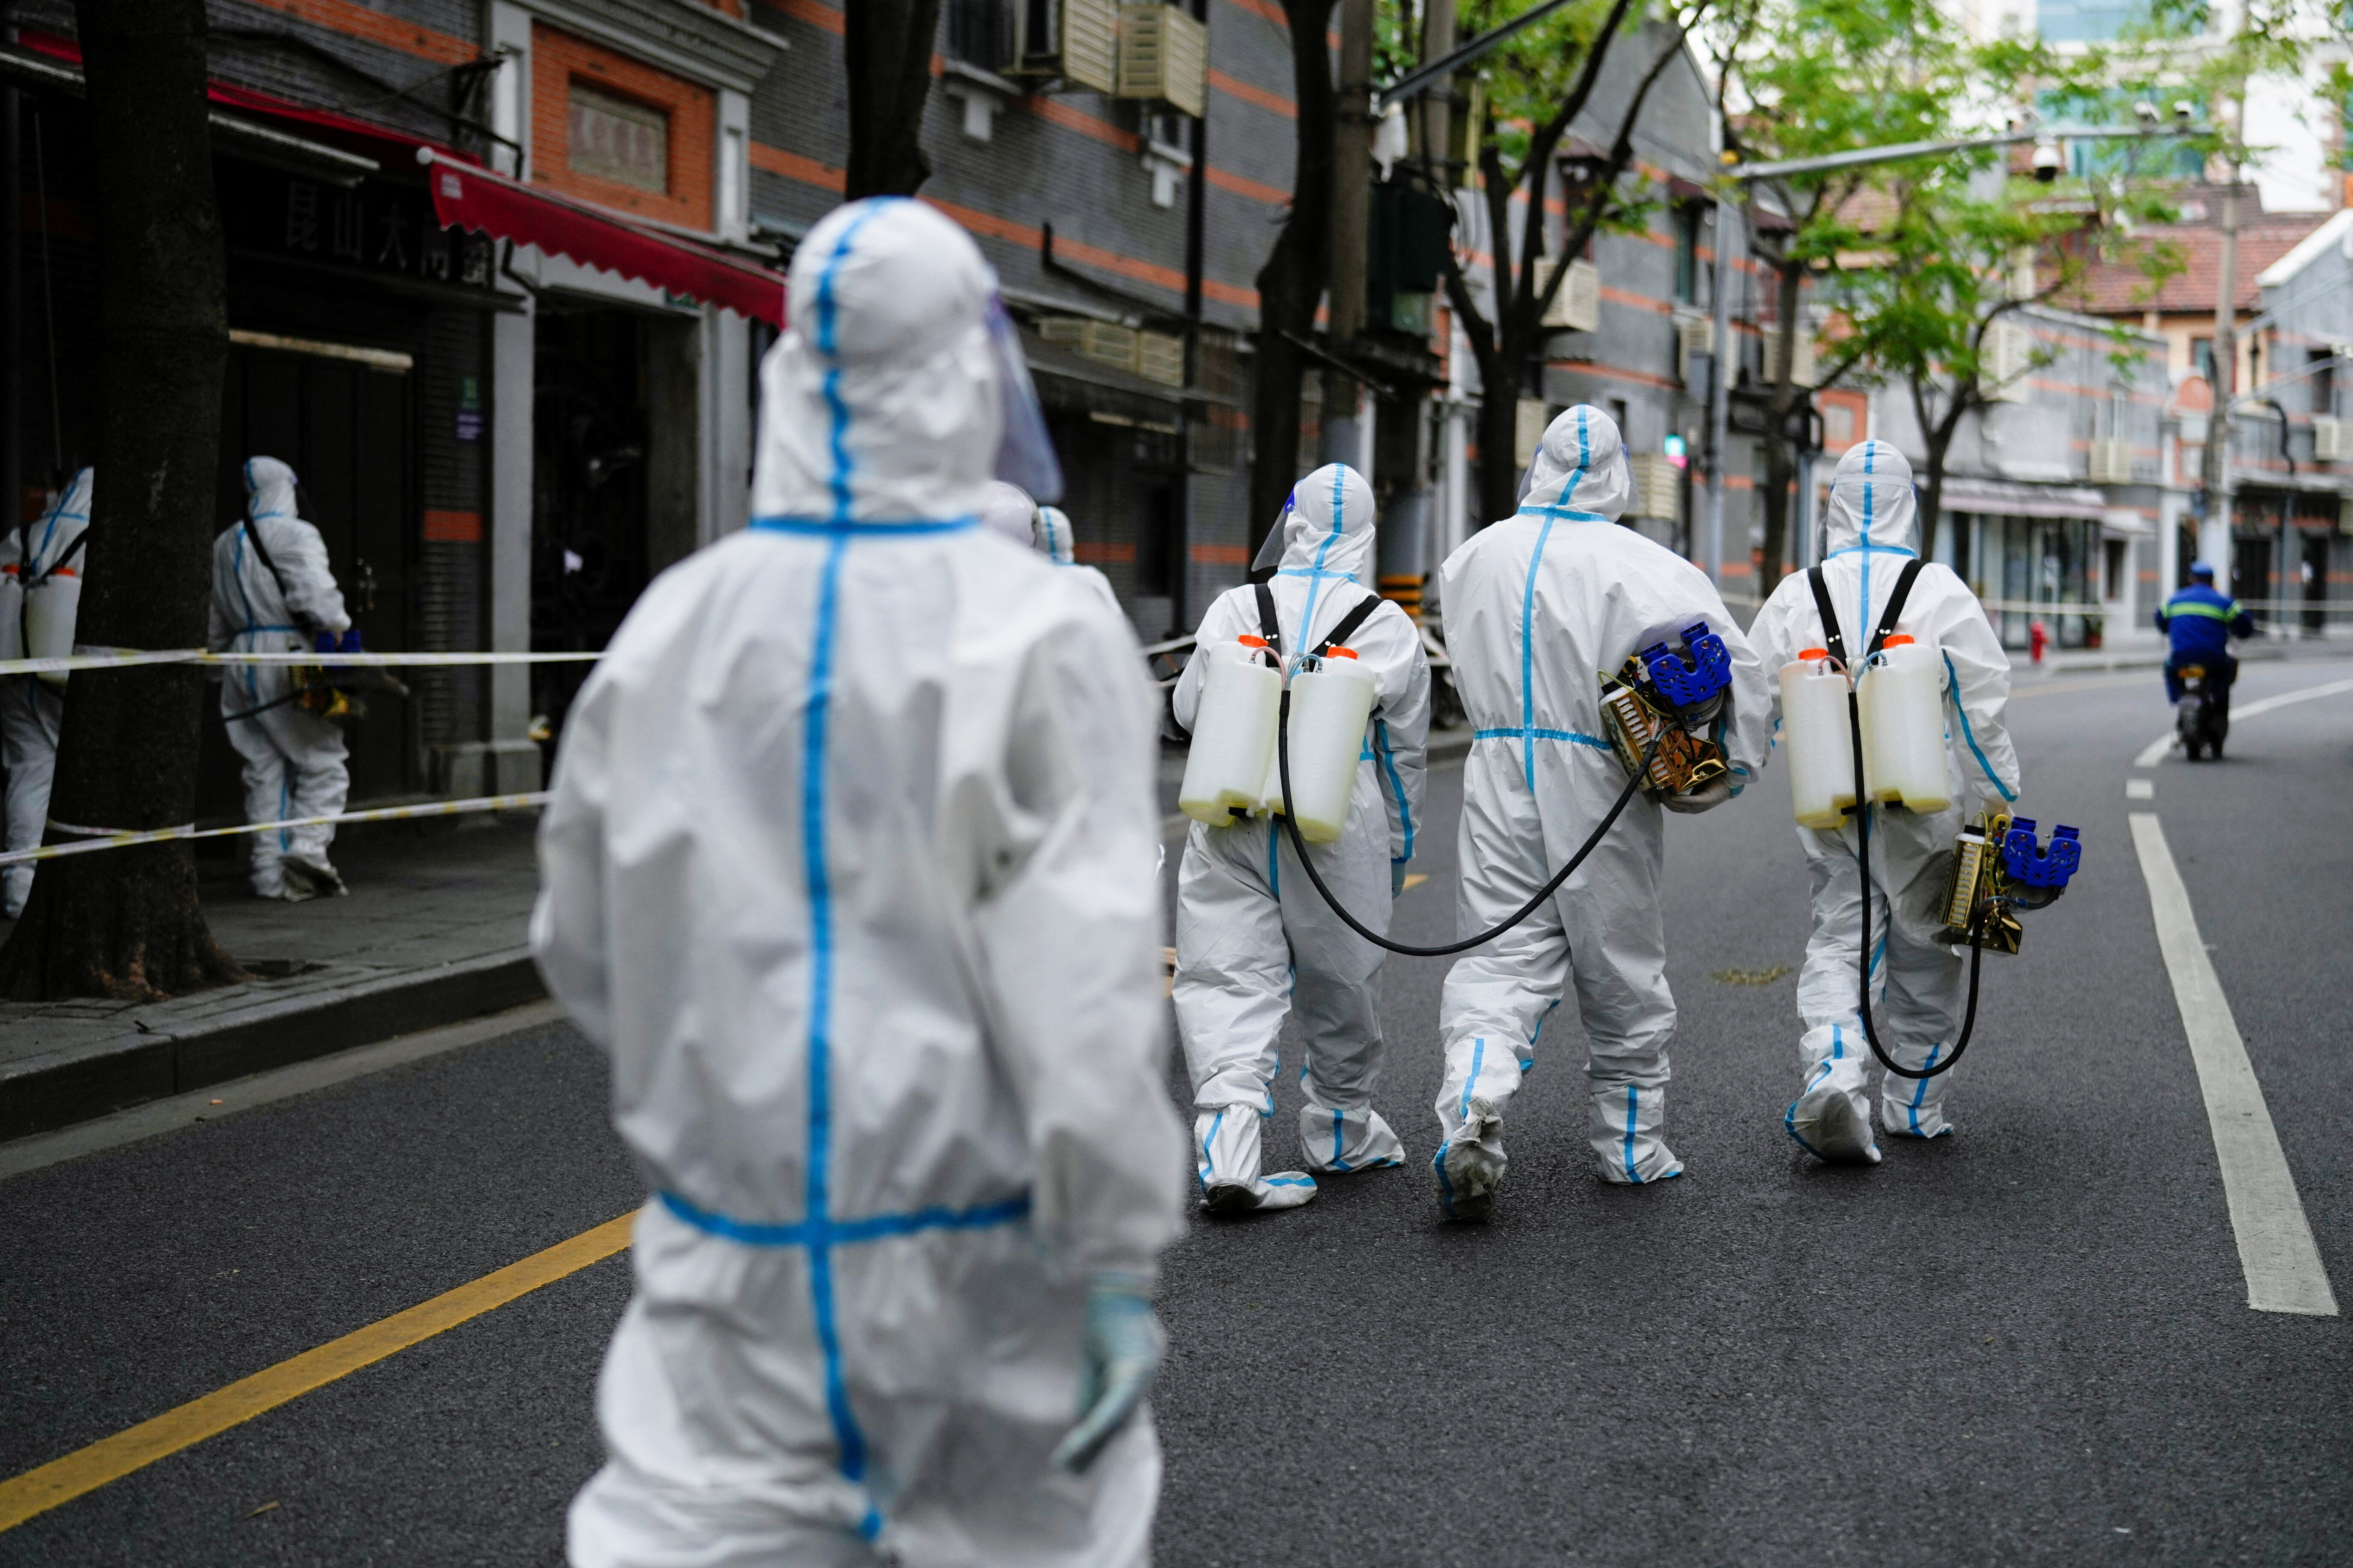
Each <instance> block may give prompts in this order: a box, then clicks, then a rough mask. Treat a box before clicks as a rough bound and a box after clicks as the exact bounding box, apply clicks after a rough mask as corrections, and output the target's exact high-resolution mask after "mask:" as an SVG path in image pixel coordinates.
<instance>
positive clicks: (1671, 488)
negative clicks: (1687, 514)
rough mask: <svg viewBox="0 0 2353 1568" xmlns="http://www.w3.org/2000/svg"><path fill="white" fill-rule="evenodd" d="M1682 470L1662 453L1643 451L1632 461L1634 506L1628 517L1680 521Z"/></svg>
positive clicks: (1681, 517) (1670, 521)
mask: <svg viewBox="0 0 2353 1568" xmlns="http://www.w3.org/2000/svg"><path fill="white" fill-rule="evenodd" d="M1626 510H1627V512H1628V513H1629V515H1630V516H1634V517H1650V518H1656V519H1658V520H1659V521H1661V522H1667V523H1675V522H1681V521H1683V470H1682V469H1681V468H1677V467H1675V465H1674V462H1673V460H1672V458H1669V457H1668V456H1667V455H1666V454H1665V453H1664V452H1645V453H1643V454H1642V455H1641V457H1638V458H1635V459H1634V504H1633V505H1631V506H1630V507H1628V508H1627V509H1626Z"/></svg>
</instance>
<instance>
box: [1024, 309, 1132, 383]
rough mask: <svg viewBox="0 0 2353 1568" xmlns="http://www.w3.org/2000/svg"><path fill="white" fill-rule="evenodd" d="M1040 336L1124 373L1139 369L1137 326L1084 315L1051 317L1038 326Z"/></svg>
mask: <svg viewBox="0 0 2353 1568" xmlns="http://www.w3.org/2000/svg"><path fill="white" fill-rule="evenodd" d="M1038 335H1039V337H1041V338H1043V339H1045V340H1046V341H1047V342H1050V343H1053V344H1055V345H1057V346H1058V347H1060V348H1066V349H1069V350H1070V351H1071V353H1075V354H1077V355H1078V356H1079V357H1080V358H1082V359H1091V360H1093V361H1094V362H1095V363H1097V364H1108V365H1115V366H1117V367H1118V368H1119V369H1121V370H1124V371H1129V372H1134V370H1135V342H1136V338H1137V336H1138V333H1137V332H1136V330H1135V329H1134V327H1123V326H1121V325H1120V324H1119V323H1118V322H1116V321H1091V320H1089V319H1087V318H1086V317H1083V316H1049V317H1047V318H1046V319H1045V320H1044V321H1040V322H1039V323H1038Z"/></svg>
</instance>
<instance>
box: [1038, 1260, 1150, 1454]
mask: <svg viewBox="0 0 2353 1568" xmlns="http://www.w3.org/2000/svg"><path fill="white" fill-rule="evenodd" d="M1166 1346H1167V1337H1166V1335H1164V1334H1163V1333H1162V1332H1161V1331H1160V1320H1159V1319H1157V1318H1155V1317H1154V1316H1153V1314H1152V1281H1151V1279H1149V1278H1148V1277H1147V1276H1145V1275H1142V1274H1126V1273H1121V1272H1119V1271H1117V1270H1114V1269H1109V1268H1105V1269H1099V1270H1097V1272H1096V1274H1095V1277H1094V1279H1093V1280H1092V1282H1091V1283H1090V1284H1089V1286H1088V1287H1087V1327H1086V1333H1085V1337H1084V1338H1083V1339H1082V1341H1081V1349H1082V1352H1083V1353H1084V1354H1085V1356H1086V1361H1087V1364H1086V1375H1085V1380H1084V1382H1083V1383H1082V1384H1081V1385H1080V1390H1079V1421H1078V1425H1077V1426H1072V1427H1071V1430H1070V1434H1069V1436H1065V1437H1064V1438H1063V1439H1062V1440H1061V1441H1060V1443H1058V1444H1056V1445H1055V1447H1054V1463H1055V1464H1057V1465H1059V1466H1060V1467H1061V1468H1063V1469H1065V1470H1068V1471H1070V1472H1071V1474H1072V1475H1083V1474H1084V1473H1085V1472H1086V1471H1087V1470H1088V1469H1089V1468H1091V1467H1092V1465H1093V1464H1094V1462H1095V1460H1096V1459H1097V1458H1100V1457H1101V1456H1102V1454H1103V1449H1104V1448H1105V1447H1109V1446H1110V1443H1111V1440H1112V1439H1113V1437H1116V1436H1119V1434H1120V1432H1121V1430H1122V1429H1123V1428H1124V1427H1125V1426H1126V1425H1127V1423H1128V1421H1129V1419H1130V1418H1131V1417H1133V1416H1134V1415H1135V1410H1136V1406H1137V1405H1142V1404H1143V1403H1144V1396H1145V1394H1147V1393H1149V1392H1150V1391H1151V1388H1152V1380H1153V1379H1154V1378H1155V1377H1156V1376H1158V1375H1159V1373H1160V1353H1161V1352H1162V1351H1163V1350H1164V1349H1166Z"/></svg>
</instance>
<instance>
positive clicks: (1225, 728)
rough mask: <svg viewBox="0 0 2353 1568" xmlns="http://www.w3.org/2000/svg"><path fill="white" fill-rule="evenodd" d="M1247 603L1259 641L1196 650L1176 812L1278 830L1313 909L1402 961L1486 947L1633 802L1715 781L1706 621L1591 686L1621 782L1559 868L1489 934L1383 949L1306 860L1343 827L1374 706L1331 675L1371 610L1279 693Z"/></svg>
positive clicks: (1275, 652) (1715, 660)
mask: <svg viewBox="0 0 2353 1568" xmlns="http://www.w3.org/2000/svg"><path fill="white" fill-rule="evenodd" d="M1258 594H1259V620H1260V629H1261V632H1262V634H1263V635H1262V636H1260V637H1240V638H1238V639H1237V640H1236V641H1235V642H1234V643H1232V644H1229V645H1220V646H1219V647H1212V648H1210V649H1208V650H1206V651H1207V657H1208V658H1210V660H1211V663H1210V665H1209V671H1208V679H1207V680H1206V681H1205V682H1204V683H1203V687H1202V693H1201V707H1200V711H1199V713H1198V715H1197V717H1196V722H1195V725H1194V730H1193V751H1192V754H1191V755H1190V756H1189V757H1188V758H1187V761H1186V766H1185V783H1184V784H1183V786H1182V787H1181V788H1180V789H1179V791H1178V794H1177V805H1178V807H1179V808H1180V809H1181V810H1183V811H1184V813H1185V814H1186V815H1187V816H1190V817H1192V818H1194V819H1195V820H1196V821H1198V822H1205V823H1208V824H1209V825H1210V826H1226V825H1227V824H1228V823H1230V822H1231V821H1232V820H1233V819H1234V818H1235V817H1236V816H1242V815H1245V814H1247V813H1250V812H1257V811H1271V812H1272V813H1273V814H1274V815H1276V816H1280V817H1282V826H1283V831H1284V832H1285V833H1286V834H1288V835H1289V836H1290V838H1291V847H1292V849H1293V852H1294V853H1296V854H1297V855H1298V857H1299V863H1300V864H1301V865H1302V866H1303V867H1304V868H1306V871H1307V879H1308V880H1309V882H1311V883H1312V884H1314V889H1315V891H1316V893H1317V895H1318V896H1319V897H1321V898H1322V899H1323V900H1324V903H1325V904H1327V905H1329V906H1330V907H1331V910H1332V912H1333V913H1334V914H1335V915H1338V916H1339V917H1340V919H1341V921H1342V922H1343V923H1345V925H1346V926H1347V927H1348V929H1349V930H1351V931H1355V932H1356V934H1357V935H1358V936H1360V937H1363V938H1364V939H1365V940H1366V942H1371V943H1373V944H1374V945H1375V946H1377V947H1381V948H1386V949H1387V950H1388V951H1389V952H1398V953H1403V954H1405V955H1406V956H1407V957H1409V958H1443V957H1446V956H1448V955H1450V954H1452V953H1457V952H1466V951H1467V950H1469V949H1471V948H1474V947H1478V946H1481V945H1482V944H1484V943H1486V942H1493V941H1494V940H1495V939H1496V938H1497V937H1499V936H1502V935H1503V934H1504V932H1505V931H1510V930H1511V929H1512V928H1513V927H1514V926H1516V925H1518V924H1519V923H1520V922H1521V921H1525V920H1526V919H1527V918H1528V916H1529V915H1531V914H1533V913H1535V911H1536V910H1538V909H1540V908H1542V907H1543V905H1544V903H1545V901H1546V900H1548V899H1550V898H1551V897H1552V896H1553V895H1554V894H1555V893H1556V892H1558V891H1559V890H1560V888H1561V884H1562V883H1564V882H1566V881H1567V880H1568V879H1569V878H1570V877H1571V876H1573V875H1575V874H1576V871H1577V868H1578V867H1579V866H1581V865H1583V864H1584V863H1585V859H1586V858H1587V857H1588V855H1590V854H1592V853H1593V850H1594V847H1595V846H1597V845H1599V843H1600V842H1601V839H1602V837H1603V836H1604V835H1606V834H1607V833H1608V832H1609V829H1610V828H1611V827H1612V826H1615V825H1616V823H1617V821H1618V818H1619V817H1620V816H1621V815H1622V814H1623V813H1624V812H1625V809H1626V806H1627V805H1628V803H1629V802H1630V801H1631V800H1632V799H1633V798H1634V792H1635V791H1637V790H1641V791H1642V792H1643V793H1644V794H1646V795H1649V796H1650V797H1651V798H1652V799H1654V800H1656V799H1663V798H1664V797H1666V796H1667V795H1680V794H1684V793H1687V792H1688V791H1691V790H1694V789H1701V788H1704V787H1706V786H1707V785H1709V784H1713V783H1715V781H1717V780H1719V779H1722V778H1723V777H1724V776H1725V763H1724V756H1723V752H1722V751H1721V749H1720V748H1719V747H1718V746H1717V745H1716V743H1715V742H1714V741H1713V740H1711V739H1708V738H1707V737H1706V731H1708V729H1709V727H1710V726H1711V725H1712V724H1714V723H1715V721H1716V720H1717V718H1718V717H1719V716H1720V715H1721V713H1722V711H1723V708H1724V699H1725V690H1726V689H1727V688H1728V687H1729V686H1730V685H1731V682H1732V656H1731V653H1730V650H1728V649H1727V648H1726V647H1725V645H1724V639H1723V638H1722V637H1717V636H1716V635H1715V633H1713V632H1711V631H1710V630H1709V629H1708V626H1707V623H1706V622H1705V621H1697V622H1694V623H1693V624H1692V625H1691V626H1686V627H1684V628H1683V651H1680V652H1679V651H1677V650H1676V649H1674V648H1672V647H1670V646H1669V645H1668V643H1667V642H1666V641H1665V640H1664V639H1663V638H1662V639H1661V640H1660V641H1658V642H1655V643H1652V644H1651V645H1650V646H1649V647H1644V648H1643V649H1642V650H1641V652H1639V653H1637V654H1635V655H1634V656H1633V657H1632V658H1629V659H1627V661H1626V663H1625V664H1624V666H1623V667H1621V668H1620V670H1619V672H1618V673H1617V674H1616V675H1615V676H1611V675H1606V674H1605V675H1603V676H1602V677H1601V706H1602V719H1603V723H1604V726H1605V727H1606V728H1607V729H1608V730H1609V742H1610V749H1611V750H1612V751H1613V752H1615V753H1616V754H1617V756H1618V760H1619V761H1620V763H1621V764H1623V765H1624V767H1625V769H1626V773H1627V779H1626V787H1625V788H1624V789H1623V790H1621V791H1620V792H1619V795H1618V798H1617V800H1616V801H1615V802H1613V803H1612V804H1611V805H1610V807H1609V812H1608V814H1607V815H1605V816H1603V817H1602V819H1601V821H1600V823H1599V825H1598V826H1595V828H1594V829H1593V831H1592V833H1591V834H1590V835H1588V837H1587V838H1586V840H1585V842H1584V843H1583V844H1582V845H1580V846H1579V847H1577V853H1576V854H1574V855H1572V856H1570V857H1569V858H1568V863H1567V865H1565V866H1563V867H1562V868H1560V869H1559V870H1558V871H1556V872H1555V873H1554V874H1553V876H1552V879H1551V880H1549V881H1547V882H1546V884H1545V885H1544V886H1543V887H1542V888H1540V889H1537V890H1536V893H1535V897H1534V898H1531V899H1530V900H1528V901H1527V902H1526V903H1525V904H1523V905H1521V906H1520V908H1519V909H1518V910H1515V911H1514V913H1512V914H1511V915H1510V916H1508V917H1506V918H1505V919H1504V921H1502V923H1500V924H1498V925H1497V926H1495V927H1494V928H1493V930H1491V931H1482V932H1481V933H1480V934H1479V935H1477V936H1473V937H1466V938H1464V939H1463V940H1461V941H1460V942H1447V943H1445V944H1443V945H1441V946H1437V947H1416V946H1414V945H1412V944H1411V943H1409V942H1395V941H1392V940H1391V939H1389V938H1388V937H1387V936H1384V935H1382V934H1381V933H1380V932H1378V931H1373V930H1371V929H1370V928H1369V927H1367V926H1366V924H1365V923H1364V922H1363V921H1360V920H1358V919H1357V918H1356V916H1355V915H1353V914H1351V913H1349V912H1348V910H1346V908H1345V907H1344V906H1343V905H1342V904H1341V902H1340V900H1339V899H1338V898H1337V897H1336V896H1335V895H1334V893H1333V891H1332V889H1330V888H1328V887H1326V886H1325V885H1324V878H1323V876H1322V874H1321V873H1320V872H1318V871H1317V870H1316V868H1315V863H1314V860H1313V859H1311V858H1309V857H1308V853H1307V846H1308V845H1309V844H1311V843H1313V844H1329V843H1332V842H1334V841H1335V840H1336V839H1338V838H1339V837H1340V835H1341V832H1342V830H1343V829H1344V828H1345V826H1346V824H1347V814H1348V798H1349V792H1350V790H1351V789H1352V787H1353V786H1354V784H1355V781H1356V763H1358V761H1359V760H1360V753H1361V751H1362V748H1363V744H1364V733H1365V725H1366V721H1368V720H1369V719H1370V718H1371V716H1372V708H1373V700H1374V698H1375V695H1376V694H1375V692H1374V689H1373V683H1372V681H1371V680H1369V679H1366V677H1365V676H1364V675H1363V674H1362V673H1361V672H1359V671H1357V670H1356V669H1354V668H1347V667H1345V666H1342V665H1340V664H1339V663H1338V662H1337V661H1338V660H1340V659H1343V658H1345V659H1346V660H1348V661H1350V663H1351V664H1353V662H1354V660H1355V658H1356V654H1355V653H1354V652H1353V651H1351V650H1350V649H1348V648H1347V647H1343V646H1341V643H1342V640H1343V639H1344V638H1345V637H1347V636H1348V635H1349V634H1351V633H1352V632H1354V631H1355V630H1356V628H1357V627H1358V626H1361V625H1363V624H1364V621H1365V618H1366V616H1370V615H1371V614H1372V613H1373V611H1374V610H1376V609H1377V608H1378V607H1379V605H1380V601H1379V600H1378V599H1377V598H1373V597H1370V596H1367V597H1366V600H1365V601H1364V602H1363V603H1362V604H1360V605H1357V606H1356V608H1355V609H1354V610H1352V611H1350V612H1349V613H1348V614H1347V615H1346V616H1343V617H1342V618H1341V620H1340V623H1339V625H1337V626H1335V627H1334V628H1333V629H1332V633H1331V635H1330V636H1328V637H1325V638H1324V640H1323V641H1322V642H1321V643H1319V644H1317V645H1316V647H1314V649H1313V650H1312V651H1311V652H1310V653H1309V654H1308V655H1307V656H1306V657H1305V658H1303V659H1302V660H1301V661H1300V665H1299V669H1298V672H1297V673H1296V674H1295V675H1294V676H1293V679H1292V682H1291V684H1290V686H1289V687H1285V686H1284V684H1283V680H1282V632H1281V629H1280V628H1279V627H1278V626H1277V625H1276V623H1275V616H1274V599H1273V595H1271V593H1269V592H1268V591H1267V589H1266V587H1265V585H1264V584H1260V585H1259V590H1258ZM1294 698H1295V699H1296V704H1297V705H1296V708H1295V709H1294V706H1293V702H1294ZM1294 712H1295V713H1296V715H1297V718H1298V720H1299V732H1300V738H1301V742H1302V745H1301V750H1302V752H1303V755H1302V758H1301V760H1300V763H1299V766H1298V769H1297V772H1296V774H1294V772H1293V759H1292V747H1291V741H1292V728H1293V726H1292V721H1293V715H1294ZM1268 752H1271V753H1272V755H1271V758H1269V757H1268ZM1270 761H1271V763H1272V771H1271V773H1269V771H1268V763H1269V762H1270ZM1197 770H1198V771H1197Z"/></svg>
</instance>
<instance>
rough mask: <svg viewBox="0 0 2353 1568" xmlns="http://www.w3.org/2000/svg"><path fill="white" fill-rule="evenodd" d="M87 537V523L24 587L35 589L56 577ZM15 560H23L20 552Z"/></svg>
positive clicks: (88, 535)
mask: <svg viewBox="0 0 2353 1568" xmlns="http://www.w3.org/2000/svg"><path fill="white" fill-rule="evenodd" d="M89 537H90V525H89V524H88V523H84V524H83V525H82V531H80V532H79V533H77V534H75V535H74V536H73V537H72V538H71V539H69V540H68V541H67V542H66V547H65V548H64V549H63V550H60V551H58V556H57V559H56V560H54V561H52V562H50V563H48V564H47V566H45V567H43V568H42V569H41V574H40V575H39V576H37V577H36V578H34V579H33V580H32V581H31V582H29V583H27V584H25V586H26V587H27V588H37V587H39V586H40V585H41V584H44V583H46V582H47V581H48V580H49V579H50V578H52V577H54V576H56V575H57V574H58V572H59V571H60V570H62V569H63V568H64V566H65V563H67V562H69V561H70V560H72V559H73V558H74V552H75V551H77V550H79V549H80V548H81V547H82V542H83V541H84V540H86V539H88V538H89ZM16 558H17V559H18V560H19V561H21V560H23V559H24V555H23V553H22V552H21V550H20V551H19V552H18V555H17V557H16Z"/></svg>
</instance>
